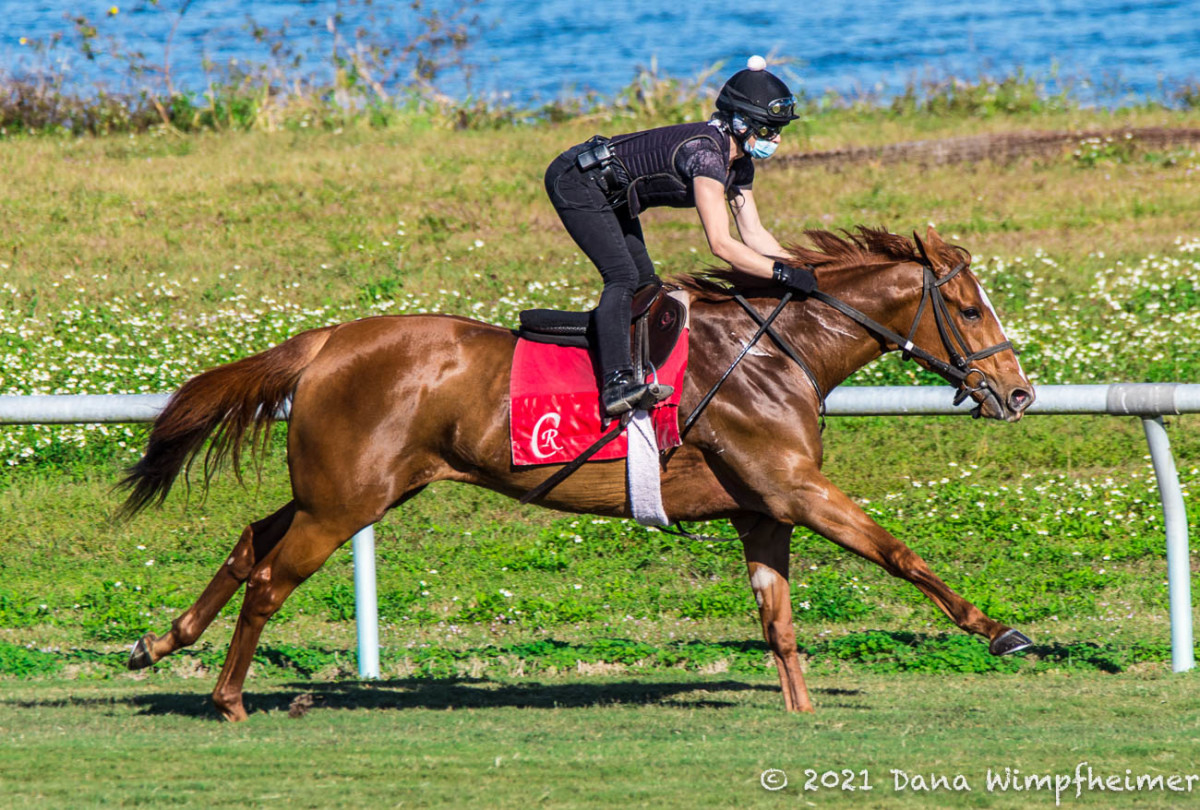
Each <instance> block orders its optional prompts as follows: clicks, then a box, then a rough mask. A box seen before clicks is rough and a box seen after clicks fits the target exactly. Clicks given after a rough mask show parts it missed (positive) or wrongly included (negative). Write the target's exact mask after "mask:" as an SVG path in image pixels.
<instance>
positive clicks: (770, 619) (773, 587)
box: [732, 516, 813, 712]
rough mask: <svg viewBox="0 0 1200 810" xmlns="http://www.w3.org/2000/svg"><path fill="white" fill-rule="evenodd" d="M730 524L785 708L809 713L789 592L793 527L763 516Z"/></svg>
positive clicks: (806, 690)
mask: <svg viewBox="0 0 1200 810" xmlns="http://www.w3.org/2000/svg"><path fill="white" fill-rule="evenodd" d="M732 522H733V525H734V527H735V528H736V529H737V530H738V533H739V534H740V535H741V537H742V547H743V550H744V551H745V554H746V567H747V569H749V573H750V587H751V588H753V589H754V599H755V601H757V602H758V614H759V617H760V618H761V619H762V628H763V638H764V639H766V642H767V644H768V645H769V646H770V647H771V653H772V654H773V655H774V656H775V668H776V669H777V670H779V685H780V686H781V687H782V688H783V701H784V705H785V706H786V707H787V710H788V711H790V712H811V711H812V710H813V706H812V702H811V701H810V700H809V699H808V687H807V686H805V684H804V673H803V672H801V670H800V656H799V654H798V653H797V651H796V631H795V628H794V626H793V624H792V592H791V588H790V587H789V586H788V564H789V562H790V557H791V537H792V527H791V526H786V525H784V524H782V523H778V522H777V521H774V520H771V519H770V518H768V517H764V516H755V517H753V518H735V519H734V520H733V521H732Z"/></svg>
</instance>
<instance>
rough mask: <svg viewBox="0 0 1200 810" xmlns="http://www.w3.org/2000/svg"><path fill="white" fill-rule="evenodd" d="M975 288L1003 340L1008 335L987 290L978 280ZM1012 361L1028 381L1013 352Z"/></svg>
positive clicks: (1018, 358) (1019, 360)
mask: <svg viewBox="0 0 1200 810" xmlns="http://www.w3.org/2000/svg"><path fill="white" fill-rule="evenodd" d="M975 287H976V288H977V289H978V290H979V297H980V298H982V299H983V304H984V306H986V307H987V308H988V312H991V313H992V317H993V318H995V319H996V324H997V325H998V326H999V327H1000V331H1001V333H1004V336H1005V338H1007V337H1008V335H1007V333H1005V332H1004V324H1003V323H1001V322H1000V316H999V314H997V313H996V308H995V307H994V306H992V299H990V298H988V294H987V290H985V289H984V288H983V285H982V284H980V283H979V281H978V280H976V281H975ZM1013 359H1014V360H1016V361H1017V371H1019V372H1021V376H1022V377H1024V378H1025V379H1027V380H1028V379H1029V376H1028V375H1027V374H1026V373H1025V369H1024V368H1022V367H1021V358H1020V357H1017V353H1016V352H1013Z"/></svg>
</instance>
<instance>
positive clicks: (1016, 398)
mask: <svg viewBox="0 0 1200 810" xmlns="http://www.w3.org/2000/svg"><path fill="white" fill-rule="evenodd" d="M1032 401H1033V397H1031V396H1030V395H1029V392H1028V391H1024V390H1022V389H1020V388H1017V389H1015V390H1014V391H1013V392H1012V393H1011V394H1009V395H1008V406H1009V407H1010V408H1012V409H1013V410H1014V411H1021V410H1024V409H1025V408H1027V407H1029V403H1030V402H1032Z"/></svg>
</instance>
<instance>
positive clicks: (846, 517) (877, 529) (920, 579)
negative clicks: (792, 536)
mask: <svg viewBox="0 0 1200 810" xmlns="http://www.w3.org/2000/svg"><path fill="white" fill-rule="evenodd" d="M768 506H769V507H770V508H771V511H772V512H773V513H774V514H776V516H777V517H779V519H780V520H782V521H784V522H787V523H797V524H800V525H803V526H807V527H808V528H810V529H812V530H813V531H814V532H816V533H817V534H820V535H821V536H822V537H825V538H827V539H829V540H832V541H833V542H835V543H837V544H838V545H839V546H842V547H843V548H847V549H849V550H850V551H853V552H854V553H855V554H858V555H859V556H861V557H864V558H866V559H868V560H870V561H871V562H873V563H875V564H877V565H879V566H881V567H882V568H883V569H884V570H885V571H887V572H888V573H889V574H891V575H892V576H894V577H899V578H900V579H904V580H907V581H908V582H911V583H912V584H913V585H915V586H917V588H918V589H920V591H921V593H923V594H925V595H926V596H928V597H929V598H930V600H932V601H933V603H934V604H935V605H937V606H938V607H939V608H940V609H941V610H942V612H943V613H945V614H946V615H947V616H949V617H950V619H951V620H952V621H953V622H954V623H955V624H957V625H958V626H959V627H961V628H962V629H963V630H966V631H967V632H968V633H975V634H978V635H981V636H984V637H985V638H987V639H988V641H989V642H990V645H989V649H990V650H991V652H992V654H994V655H1007V654H1008V653H1012V652H1016V651H1018V650H1022V649H1024V648H1026V647H1028V646H1029V645H1030V644H1032V642H1031V641H1030V640H1029V638H1028V637H1026V636H1025V635H1024V634H1023V633H1021V632H1019V631H1017V630H1014V629H1012V628H1011V627H1008V626H1007V625H1004V624H1001V623H1000V622H998V621H995V620H994V619H991V618H989V617H988V616H986V615H984V613H983V611H981V610H980V609H979V608H977V607H975V606H974V605H973V604H971V603H970V602H968V601H967V600H966V599H963V598H962V597H961V596H959V595H958V594H957V593H955V592H954V591H953V590H951V589H950V587H949V586H947V585H946V583H945V582H942V580H941V579H939V578H938V576H937V575H936V574H934V573H933V571H931V570H929V566H928V565H927V564H926V563H925V561H924V560H923V559H921V557H920V556H919V555H918V554H917V553H916V552H915V551H913V550H912V549H910V548H909V547H908V546H906V545H905V544H904V543H903V542H901V541H900V540H898V539H897V538H895V537H893V536H892V535H891V534H890V533H888V531H887V530H886V529H884V528H883V527H882V526H880V525H879V524H878V523H876V522H875V521H874V520H872V519H871V518H870V517H869V516H868V515H867V513H866V512H864V511H863V510H862V509H861V508H860V507H859V505H858V504H856V503H855V502H854V501H852V500H851V499H850V498H849V496H847V495H846V493H844V492H842V491H841V490H840V489H838V488H837V487H836V486H834V485H833V484H832V483H831V482H830V481H829V479H828V478H826V477H825V476H824V475H823V474H822V473H821V472H820V471H819V470H816V469H810V470H807V471H805V473H804V474H803V475H802V476H801V480H800V481H799V483H798V485H797V487H796V488H795V489H794V490H792V491H791V492H788V493H786V494H784V493H781V494H780V496H779V498H778V499H768Z"/></svg>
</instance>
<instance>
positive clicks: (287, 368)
mask: <svg viewBox="0 0 1200 810" xmlns="http://www.w3.org/2000/svg"><path fill="white" fill-rule="evenodd" d="M332 331H333V327H325V328H322V329H313V330H310V331H308V332H302V333H300V334H299V335H296V336H295V337H293V338H291V339H289V340H287V341H285V342H284V343H281V344H279V345H278V346H276V347H275V348H273V349H268V350H267V351H265V352H262V353H260V354H256V355H253V356H252V357H246V358H244V359H242V360H238V361H236V362H233V363H228V364H226V365H223V366H217V367H216V368H213V369H209V370H208V371H205V372H204V373H203V374H200V375H197V376H195V377H193V378H192V379H190V380H188V381H187V382H186V383H184V384H183V387H182V388H180V389H179V390H178V391H176V392H175V393H174V394H173V395H172V396H171V399H170V400H169V401H168V402H167V407H166V408H164V409H163V411H162V413H160V414H159V415H158V418H157V419H155V420H154V427H153V429H152V430H151V431H150V440H149V442H147V446H146V454H145V455H144V456H142V458H141V460H140V461H138V462H137V463H136V464H134V465H133V466H132V467H129V468H128V469H127V470H126V473H127V475H126V477H125V478H124V480H122V481H121V483H120V484H119V485H118V487H120V488H122V489H128V490H130V493H129V496H128V497H127V498H126V499H125V503H124V504H122V505H121V508H120V509H119V510H118V512H117V517H118V519H125V518H131V517H133V516H134V515H136V514H137V513H138V512H140V511H142V510H143V509H145V508H146V507H147V506H149V505H150V504H151V503H158V504H161V503H162V502H163V501H165V500H166V498H167V494H168V493H169V492H170V491H171V486H172V485H173V484H174V483H175V479H176V478H177V477H178V476H179V473H180V471H182V470H183V469H184V468H185V467H190V466H191V463H192V461H193V460H194V459H195V458H196V456H197V455H199V453H200V449H201V448H202V447H203V446H204V442H205V440H206V439H207V438H208V437H209V436H210V435H211V436H212V443H211V444H210V445H209V448H208V452H207V453H206V454H205V456H204V483H205V486H206V487H207V485H208V482H209V480H210V479H211V478H212V475H213V473H214V472H215V471H216V469H217V467H218V466H219V465H220V463H221V462H222V461H223V460H224V459H225V458H226V457H229V458H230V459H231V460H232V462H233V468H234V471H235V473H237V474H239V477H240V462H241V457H242V448H243V445H244V443H245V440H246V438H247V435H248V434H249V436H250V439H251V448H252V449H256V448H257V447H259V445H260V444H262V443H265V442H266V441H267V438H268V436H269V435H270V434H269V432H268V429H269V428H270V426H271V425H272V424H274V423H275V421H276V420H277V419H278V418H279V415H280V410H281V409H282V408H283V407H284V405H285V403H286V402H287V399H288V397H290V396H291V394H292V392H293V391H294V390H295V388H296V383H297V382H298V381H299V380H300V375H301V374H302V373H303V372H304V369H305V368H306V367H307V366H308V364H309V363H311V362H312V360H313V358H314V357H316V356H317V353H318V352H319V351H320V350H321V348H322V347H323V346H324V345H325V341H326V340H328V339H329V335H330V333H331V332H332Z"/></svg>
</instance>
